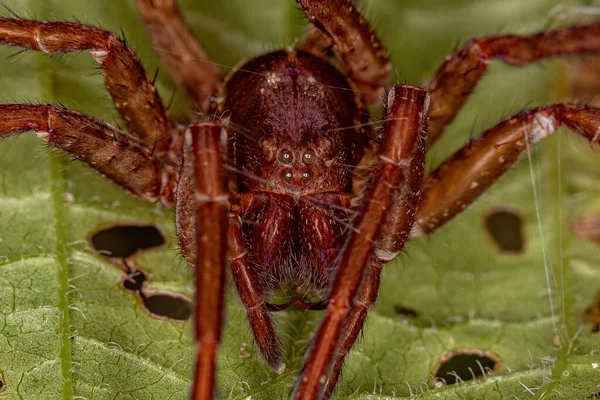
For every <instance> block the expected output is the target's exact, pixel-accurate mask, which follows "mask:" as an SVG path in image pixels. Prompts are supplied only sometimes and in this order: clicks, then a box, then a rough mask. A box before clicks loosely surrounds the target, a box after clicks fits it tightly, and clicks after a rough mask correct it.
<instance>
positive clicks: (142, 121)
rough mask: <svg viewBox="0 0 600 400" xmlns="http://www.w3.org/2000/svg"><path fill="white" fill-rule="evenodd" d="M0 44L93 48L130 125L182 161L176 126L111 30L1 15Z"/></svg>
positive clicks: (161, 154)
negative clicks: (3, 16)
mask: <svg viewBox="0 0 600 400" xmlns="http://www.w3.org/2000/svg"><path fill="white" fill-rule="evenodd" d="M0 44H6V45H11V46H18V47H22V48H25V49H30V50H39V51H42V52H44V53H47V54H61V53H69V52H77V51H82V50H89V51H90V52H91V53H92V56H93V57H94V59H95V60H96V61H97V62H98V63H99V64H100V65H101V68H102V73H103V75H104V79H105V82H106V86H107V88H108V91H109V93H110V95H111V97H112V100H113V103H114V104H115V107H116V109H117V111H118V112H119V115H120V116H121V118H122V119H123V121H125V124H126V126H127V128H128V130H129V131H130V132H131V133H132V134H134V135H136V136H138V137H139V138H140V139H141V140H142V142H143V143H144V144H145V145H146V146H147V147H150V148H153V149H154V150H153V155H154V156H155V157H157V158H158V159H160V160H161V161H163V162H165V163H167V164H177V163H178V162H179V158H178V153H179V151H178V147H180V146H181V143H177V141H178V140H177V139H178V138H176V137H172V135H176V134H177V132H178V131H177V130H176V129H175V127H174V126H173V124H172V123H171V121H170V120H169V117H168V115H167V111H166V109H165V106H164V105H163V103H162V101H161V99H160V97H159V95H158V92H157V91H156V89H155V88H154V86H152V81H151V80H150V79H149V78H148V75H147V74H146V72H145V71H144V68H143V67H142V65H141V63H140V62H139V60H138V59H137V58H136V56H135V54H133V52H132V51H131V49H129V48H128V47H127V45H126V44H125V42H123V41H122V40H120V39H119V38H118V37H116V36H115V35H114V34H113V33H112V32H109V31H105V30H103V29H98V28H94V27H91V26H87V25H82V24H77V23H71V22H39V21H32V20H24V19H14V18H0Z"/></svg>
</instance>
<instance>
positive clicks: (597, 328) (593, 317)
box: [583, 292, 600, 332]
mask: <svg viewBox="0 0 600 400" xmlns="http://www.w3.org/2000/svg"><path fill="white" fill-rule="evenodd" d="M583 323H584V324H590V325H592V332H600V292H598V293H597V294H596V297H594V300H592V304H590V306H589V307H588V308H586V309H585V311H584V312H583Z"/></svg>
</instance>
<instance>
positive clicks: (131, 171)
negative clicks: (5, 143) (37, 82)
mask: <svg viewBox="0 0 600 400" xmlns="http://www.w3.org/2000/svg"><path fill="white" fill-rule="evenodd" d="M27 131H34V132H36V134H37V136H38V137H40V138H41V139H43V140H45V141H47V142H48V144H50V145H51V146H53V147H56V148H58V149H61V150H63V151H66V152H67V153H69V154H71V155H73V156H75V157H77V158H78V159H80V160H81V161H83V162H84V163H86V164H87V165H89V166H90V167H92V168H94V169H96V170H97V171H98V172H100V173H101V174H103V175H104V176H106V177H107V178H109V179H111V180H112V181H113V182H115V183H116V184H118V185H120V186H122V187H123V188H125V189H127V190H129V191H130V192H131V193H133V194H135V195H137V196H140V197H141V198H143V199H146V200H149V201H153V202H155V201H161V202H162V203H163V204H169V203H171V201H172V195H171V194H170V193H171V192H172V189H173V186H174V182H175V178H174V176H175V175H174V172H173V171H172V169H171V168H168V167H163V166H162V165H160V163H159V162H158V161H157V160H155V159H153V158H152V156H151V154H150V150H149V149H148V148H146V147H145V146H144V145H143V144H142V143H140V142H139V140H138V139H137V138H134V137H132V136H130V135H128V134H127V133H125V132H122V131H120V130H118V129H116V128H114V127H112V126H110V125H108V124H107V123H105V122H103V121H99V120H96V119H94V118H92V117H90V116H88V115H85V114H81V113H79V112H77V111H73V110H68V109H66V108H63V107H57V106H53V105H38V104H0V138H6V137H8V136H12V135H15V134H19V133H22V132H27Z"/></svg>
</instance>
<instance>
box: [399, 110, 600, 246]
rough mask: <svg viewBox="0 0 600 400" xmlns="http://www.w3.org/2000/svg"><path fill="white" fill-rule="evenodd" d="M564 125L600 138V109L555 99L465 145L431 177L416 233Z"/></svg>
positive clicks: (450, 214) (432, 226) (428, 229)
mask: <svg viewBox="0 0 600 400" xmlns="http://www.w3.org/2000/svg"><path fill="white" fill-rule="evenodd" d="M560 127H566V128H569V129H571V130H573V131H575V132H577V133H579V134H581V135H582V136H584V137H585V138H586V139H588V140H589V141H590V142H592V143H598V142H600V109H597V108H592V107H587V106H582V105H574V104H555V105H551V106H547V107H543V108H538V109H533V110H529V111H522V112H520V113H518V114H516V115H513V116H512V117H509V118H507V119H506V120H504V121H502V122H500V123H499V124H498V125H496V126H494V127H492V128H490V129H488V130H487V131H485V132H484V133H483V134H482V135H481V136H480V137H479V138H477V139H475V140H473V141H472V142H470V143H468V144H467V145H465V146H464V147H463V148H462V149H460V150H459V151H458V152H456V153H455V154H454V155H453V156H451V157H450V158H449V159H448V160H446V161H445V162H444V163H443V164H442V165H440V166H439V167H438V168H437V169H436V170H435V171H433V172H432V173H431V175H429V176H428V177H427V178H426V179H425V183H424V186H423V200H422V202H421V205H420V209H419V212H418V214H417V222H416V224H415V226H414V229H413V232H412V235H411V236H412V237H416V236H419V235H422V234H430V233H432V232H433V231H435V230H436V229H438V228H439V227H441V226H442V225H444V224H445V223H446V222H448V221H450V220H451V219H452V218H454V217H455V216H456V215H458V214H459V213H460V212H462V211H463V210H464V209H465V208H466V207H467V206H469V204H471V203H472V202H474V201H475V200H476V199H477V198H478V197H479V196H480V195H481V194H482V193H484V192H485V191H486V190H487V189H488V188H489V187H490V186H491V185H492V184H493V183H494V182H496V180H498V178H500V177H501V176H502V175H503V174H504V173H505V172H506V171H507V170H508V169H509V168H510V167H511V166H512V165H513V164H514V163H515V162H516V161H517V160H518V159H519V158H521V156H523V154H525V152H527V151H528V149H530V148H531V147H532V146H534V145H535V144H536V143H538V142H539V141H540V140H542V139H543V138H545V137H547V136H549V135H551V134H552V133H553V132H554V131H555V130H556V129H558V128H560Z"/></svg>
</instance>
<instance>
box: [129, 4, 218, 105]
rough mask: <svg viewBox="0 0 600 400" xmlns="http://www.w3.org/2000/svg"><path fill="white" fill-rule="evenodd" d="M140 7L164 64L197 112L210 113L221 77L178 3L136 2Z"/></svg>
mask: <svg viewBox="0 0 600 400" xmlns="http://www.w3.org/2000/svg"><path fill="white" fill-rule="evenodd" d="M136 5H137V8H138V10H139V12H140V15H141V16H142V19H143V20H144V24H145V25H146V29H147V31H148V33H149V34H150V37H151V38H152V43H153V44H154V48H155V50H156V51H157V53H158V55H159V56H160V59H161V61H162V63H163V64H164V65H165V66H166V67H167V69H168V70H169V73H170V75H171V76H172V77H173V79H174V80H175V82H176V83H177V84H178V85H179V86H180V87H183V88H184V89H185V90H186V92H187V94H188V96H189V98H190V99H191V100H192V102H193V103H194V105H195V106H196V108H197V109H198V110H200V111H201V112H207V111H208V108H209V106H210V97H211V95H212V94H213V92H214V91H215V89H216V87H217V84H218V83H219V81H220V80H221V74H220V72H219V69H218V68H217V66H216V64H214V63H213V62H212V61H211V60H210V58H208V56H207V55H206V53H205V52H204V50H203V49H202V46H201V45H200V43H199V42H198V41H197V40H196V38H195V37H194V34H193V33H192V32H191V30H190V28H189V27H188V26H187V24H186V23H185V21H184V20H183V17H182V16H181V12H180V11H179V7H177V3H176V2H175V0H136Z"/></svg>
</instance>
